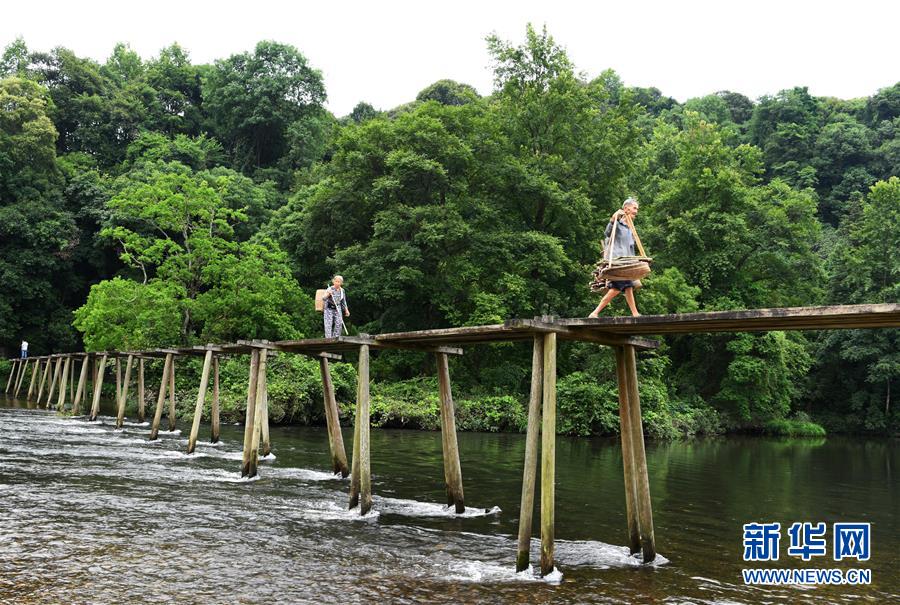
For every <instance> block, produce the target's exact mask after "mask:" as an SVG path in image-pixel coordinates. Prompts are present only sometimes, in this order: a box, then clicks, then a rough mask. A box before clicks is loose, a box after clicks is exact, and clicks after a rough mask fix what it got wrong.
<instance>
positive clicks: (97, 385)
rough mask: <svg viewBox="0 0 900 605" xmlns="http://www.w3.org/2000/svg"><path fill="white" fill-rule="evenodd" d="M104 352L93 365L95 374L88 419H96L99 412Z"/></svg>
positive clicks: (104, 360) (104, 371)
mask: <svg viewBox="0 0 900 605" xmlns="http://www.w3.org/2000/svg"><path fill="white" fill-rule="evenodd" d="M106 357H107V356H106V354H105V353H104V354H103V355H101V356H100V361H99V362H98V363H96V364H95V365H94V367H95V368H96V369H97V375H96V377H95V378H94V397H93V399H92V400H91V416H90V420H92V421H93V420H96V419H97V415H98V414H99V413H100V393H101V392H102V391H103V375H104V374H105V373H106Z"/></svg>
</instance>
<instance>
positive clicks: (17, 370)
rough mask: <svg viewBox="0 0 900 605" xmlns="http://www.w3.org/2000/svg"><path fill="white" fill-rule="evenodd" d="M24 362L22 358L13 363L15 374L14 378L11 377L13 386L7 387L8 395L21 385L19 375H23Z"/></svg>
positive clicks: (13, 373)
mask: <svg viewBox="0 0 900 605" xmlns="http://www.w3.org/2000/svg"><path fill="white" fill-rule="evenodd" d="M22 361H23V360H22V359H21V358H20V359H16V360H15V361H13V372H12V376H10V379H11V381H12V384H10V385H9V386H8V387H7V389H6V392H7V393H12V392H13V391H15V390H16V385H17V384H19V374H21V373H22Z"/></svg>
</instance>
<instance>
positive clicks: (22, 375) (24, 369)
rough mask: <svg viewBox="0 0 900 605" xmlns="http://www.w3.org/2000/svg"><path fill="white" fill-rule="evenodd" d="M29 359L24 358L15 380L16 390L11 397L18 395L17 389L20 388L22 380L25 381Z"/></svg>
mask: <svg viewBox="0 0 900 605" xmlns="http://www.w3.org/2000/svg"><path fill="white" fill-rule="evenodd" d="M30 361H31V360H30V359H27V358H26V359H25V363H24V364H22V370H21V371H20V372H19V379H18V380H16V392H15V393H14V394H13V397H18V396H19V391H20V390H21V389H22V382H24V381H25V374H27V373H28V362H30ZM32 365H33V364H32Z"/></svg>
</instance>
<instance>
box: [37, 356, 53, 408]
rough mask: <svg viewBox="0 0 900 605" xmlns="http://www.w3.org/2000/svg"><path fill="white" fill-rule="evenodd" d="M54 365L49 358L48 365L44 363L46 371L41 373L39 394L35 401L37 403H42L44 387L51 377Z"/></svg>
mask: <svg viewBox="0 0 900 605" xmlns="http://www.w3.org/2000/svg"><path fill="white" fill-rule="evenodd" d="M52 365H53V363H52V361H51V360H50V358H49V357H48V358H47V360H46V363H44V371H43V372H41V384H40V385H39V386H38V394H37V398H36V399H35V401H36V402H38V403H40V402H41V397H42V396H43V395H44V385H46V384H47V378H48V377H49V376H50V368H51V366H52Z"/></svg>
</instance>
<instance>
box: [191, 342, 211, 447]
mask: <svg viewBox="0 0 900 605" xmlns="http://www.w3.org/2000/svg"><path fill="white" fill-rule="evenodd" d="M212 356H213V352H212V351H210V350H207V351H206V355H205V356H204V357H203V371H202V372H201V374H200V389H199V390H198V391H197V403H196V405H195V406H194V421H193V422H192V423H191V436H190V437H189V438H188V448H187V453H188V454H193V453H194V448H196V447H197V434H198V433H199V432H200V420H201V418H202V417H203V404H204V403H206V389H207V387H208V386H209V371H210V368H211V366H212Z"/></svg>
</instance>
